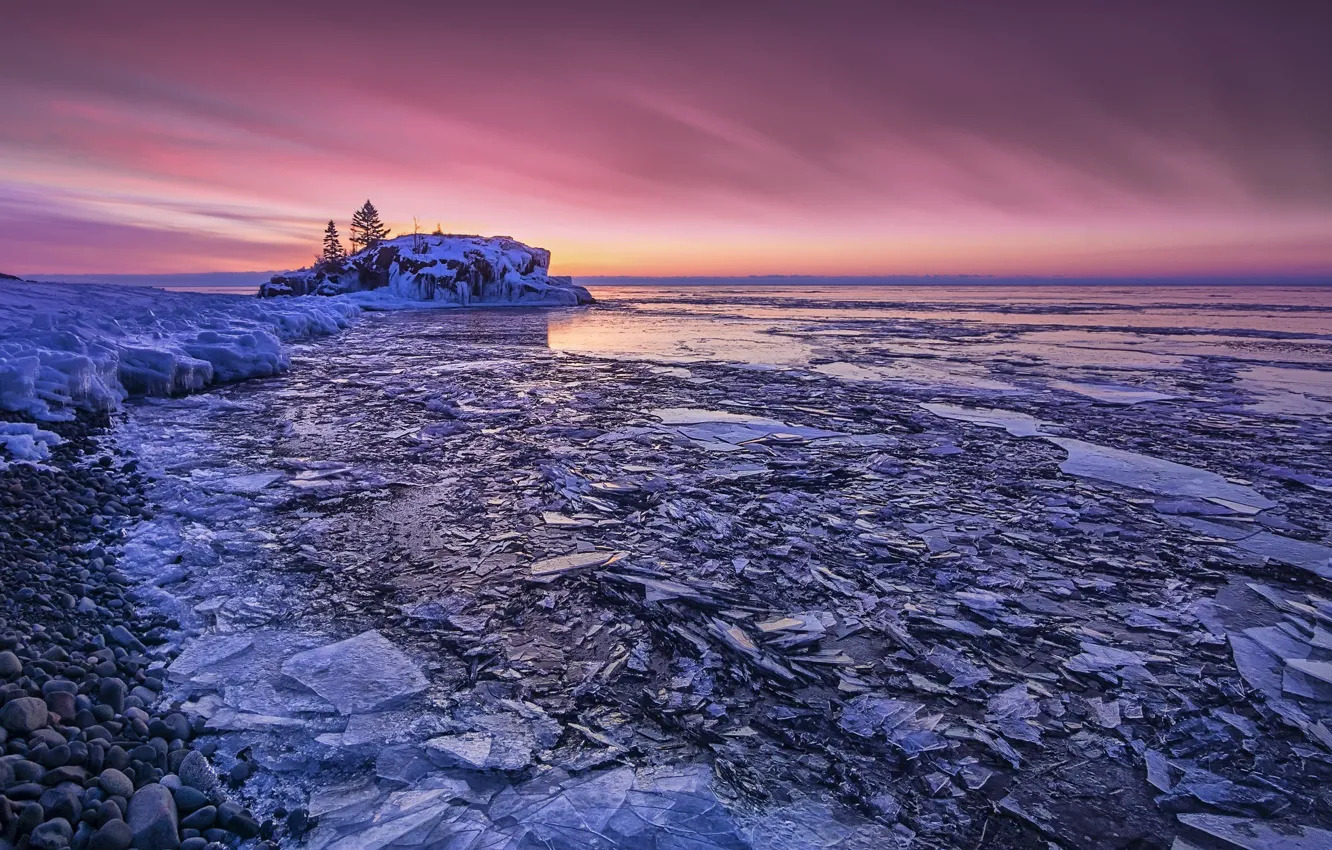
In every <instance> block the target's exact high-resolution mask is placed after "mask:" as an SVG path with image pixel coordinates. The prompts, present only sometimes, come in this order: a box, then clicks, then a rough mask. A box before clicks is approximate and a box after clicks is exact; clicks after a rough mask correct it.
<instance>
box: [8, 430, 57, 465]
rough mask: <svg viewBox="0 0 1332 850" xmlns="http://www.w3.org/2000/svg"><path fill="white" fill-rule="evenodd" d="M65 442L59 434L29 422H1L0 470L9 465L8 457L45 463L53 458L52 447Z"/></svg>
mask: <svg viewBox="0 0 1332 850" xmlns="http://www.w3.org/2000/svg"><path fill="white" fill-rule="evenodd" d="M63 442H64V440H62V439H60V435H59V434H53V433H51V432H50V431H43V430H42V429H40V428H38V427H37V426H36V425H32V424H30V423H27V422H0V449H2V450H3V451H0V469H4V468H5V467H6V466H7V465H8V464H7V463H6V455H7V456H8V457H9V458H12V459H13V460H23V461H28V462H36V461H43V460H46V459H47V458H48V457H50V456H51V449H50V447H51V446H58V445H60V444H61V443H63Z"/></svg>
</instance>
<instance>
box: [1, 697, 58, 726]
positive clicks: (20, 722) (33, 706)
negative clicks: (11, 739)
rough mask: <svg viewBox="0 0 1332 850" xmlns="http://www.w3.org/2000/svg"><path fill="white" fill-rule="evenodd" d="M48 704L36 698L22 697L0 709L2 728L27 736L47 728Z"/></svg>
mask: <svg viewBox="0 0 1332 850" xmlns="http://www.w3.org/2000/svg"><path fill="white" fill-rule="evenodd" d="M47 720H48V716H47V710H46V702H45V701H44V700H40V699H37V698H36V697H20V698H19V699H16V700H10V701H9V702H7V703H5V705H4V708H0V726H3V727H4V728H5V729H8V730H9V731H10V732H18V733H20V734H23V735H26V734H28V733H29V732H35V731H37V730H38V729H41V728H43V727H44V726H46V724H47Z"/></svg>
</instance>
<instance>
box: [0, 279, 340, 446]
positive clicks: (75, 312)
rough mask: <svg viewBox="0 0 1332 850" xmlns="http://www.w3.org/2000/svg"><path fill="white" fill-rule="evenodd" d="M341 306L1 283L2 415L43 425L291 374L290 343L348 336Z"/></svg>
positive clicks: (138, 289)
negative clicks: (137, 398) (130, 402)
mask: <svg viewBox="0 0 1332 850" xmlns="http://www.w3.org/2000/svg"><path fill="white" fill-rule="evenodd" d="M359 311H360V308H358V307H357V306H356V305H355V304H351V303H345V300H344V299H333V300H328V299H319V300H318V301H316V300H314V299H311V300H309V301H291V300H285V301H261V300H259V299H257V298H246V297H242V296H232V295H201V294H195V293H183V292H165V291H163V290H160V289H150V288H147V287H129V286H101V285H94V284H62V283H34V282H30V281H14V280H5V281H3V282H2V283H0V408H3V409H6V410H12V411H17V412H20V413H24V414H27V415H29V416H31V417H33V418H36V419H41V420H47V421H51V420H62V419H70V418H72V417H73V410H72V408H74V407H85V408H91V409H95V410H108V409H113V408H115V407H116V406H117V405H118V404H119V402H120V401H122V400H123V399H125V398H126V397H127V396H130V395H175V394H179V393H187V392H195V391H198V390H201V389H203V388H205V387H207V386H208V385H210V384H213V383H216V382H219V381H234V380H240V379H242V378H250V377H262V376H267V375H274V374H278V373H279V372H282V371H285V370H286V369H287V367H288V365H289V359H288V356H287V353H286V351H285V350H284V348H283V343H284V342H287V341H291V340H297V339H304V338H308V337H313V336H319V335H323V334H330V333H335V332H337V331H338V330H340V329H341V328H345V327H346V326H347V325H348V324H349V323H350V321H351V319H352V318H353V317H354V316H355V315H356V314H357V313H358V312H359Z"/></svg>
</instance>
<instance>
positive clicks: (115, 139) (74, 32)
mask: <svg viewBox="0 0 1332 850" xmlns="http://www.w3.org/2000/svg"><path fill="white" fill-rule="evenodd" d="M1329 31H1332V3H1327V2H1317V0H1309V2H1289V1H1288V0H1271V2H1230V0H1197V2H1195V0H1154V2H1139V0H1117V2H1114V3H1098V2H1091V0H1085V2H1084V0H1058V2H1034V0H1005V2H1002V3H998V2H993V0H977V2H970V3H961V2H950V1H949V0H931V2H928V3H922V2H918V0H912V1H911V2H893V0H879V2H844V0H820V2H813V0H807V2H785V0H768V1H767V2H764V3H754V2H751V3H733V2H726V0H711V2H698V3H696V2H690V0H673V2H669V3H667V2H648V0H643V2H615V3H580V2H577V0H569V2H561V3H552V2H548V0H542V2H523V3H506V2H502V0H501V2H493V3H468V4H462V3H439V2H430V3H424V2H416V3H412V2H393V0H380V2H376V3H364V2H361V3H354V4H353V3H344V2H340V0H327V2H321V3H318V4H304V3H296V2H284V3H273V2H271V0H266V2H262V3H258V2H249V0H228V2H225V3H208V4H202V3H180V2H177V1H176V0H173V2H169V3H166V2H157V0H135V2H133V3H110V2H103V1H102V0H70V2H63V3H16V4H11V5H10V6H8V8H7V9H6V10H5V12H4V24H3V26H0V116H3V118H2V119H0V271H6V272H9V273H12V274H23V275H28V276H37V275H51V274H58V273H61V272H65V273H85V274H88V273H120V274H144V273H184V272H203V271H210V272H211V271H243V270H254V269H287V268H295V267H299V266H303V265H306V264H308V263H309V262H310V260H311V258H312V256H313V254H314V253H315V252H316V251H317V250H318V248H319V242H320V238H321V236H322V231H323V227H324V224H325V223H326V222H327V220H328V219H329V218H333V219H335V220H336V221H337V223H338V225H339V227H340V228H341V229H342V231H343V233H344V236H345V234H346V228H347V225H348V223H349V219H350V217H351V213H352V211H353V210H354V209H355V208H356V207H358V206H359V205H360V204H361V203H362V202H363V201H365V200H366V198H367V197H368V198H370V199H372V200H373V201H374V203H375V205H376V206H377V207H378V208H379V209H380V211H381V212H382V213H383V215H384V217H385V219H386V220H387V221H388V223H389V224H390V226H391V227H393V228H394V230H395V232H401V231H403V230H407V231H410V229H411V227H412V218H413V216H416V217H418V218H419V220H420V223H421V226H422V228H423V229H425V230H433V229H434V228H435V226H436V224H439V225H441V226H442V227H443V229H444V230H445V231H446V232H459V233H482V234H505V235H510V236H513V237H515V238H517V239H520V240H522V241H525V242H528V243H529V244H534V245H539V246H542V247H546V248H549V249H550V250H551V251H552V253H553V263H552V271H554V272H555V273H560V274H575V275H602V274H604V275H749V274H814V275H877V274H883V275H894V274H910V275H919V274H996V275H1066V276H1083V275H1123V276H1150V275H1250V274H1262V275H1269V274H1271V275H1302V274H1327V273H1332V85H1329V83H1330V82H1332V50H1329V49H1328V48H1327V42H1326V38H1327V33H1328V32H1329Z"/></svg>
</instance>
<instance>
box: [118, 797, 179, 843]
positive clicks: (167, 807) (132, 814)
mask: <svg viewBox="0 0 1332 850" xmlns="http://www.w3.org/2000/svg"><path fill="white" fill-rule="evenodd" d="M128 822H129V826H130V829H131V830H133V832H134V845H133V846H134V847H136V848H142V850H159V848H160V850H176V848H178V847H179V846H180V835H179V824H178V821H177V819H176V801H175V800H173V799H172V798H171V792H170V791H168V790H167V789H166V788H163V787H162V786H161V785H156V784H150V785H145V786H143V787H142V788H140V789H139V790H138V791H135V792H134V796H133V797H132V798H131V799H130V805H129V818H128Z"/></svg>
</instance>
